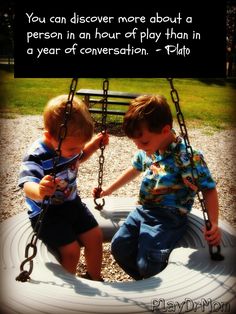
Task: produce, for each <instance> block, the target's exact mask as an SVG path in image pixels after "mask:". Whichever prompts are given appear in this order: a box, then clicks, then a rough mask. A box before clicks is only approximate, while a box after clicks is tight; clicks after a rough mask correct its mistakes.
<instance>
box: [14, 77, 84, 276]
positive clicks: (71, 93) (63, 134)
mask: <svg viewBox="0 0 236 314" xmlns="http://www.w3.org/2000/svg"><path fill="white" fill-rule="evenodd" d="M77 82H78V79H77V78H73V79H72V82H71V85H70V91H69V95H68V99H67V103H66V106H65V113H64V121H63V123H62V124H61V126H60V129H59V134H58V147H57V149H56V150H55V156H54V158H53V170H52V176H53V179H54V180H55V178H56V167H57V164H58V162H59V160H60V157H61V145H62V142H63V140H64V139H65V137H66V134H67V123H68V120H69V118H70V116H71V112H72V106H73V98H74V94H75V91H76V86H77ZM49 205H50V197H48V196H46V197H44V199H43V201H42V204H41V210H40V214H39V217H38V219H37V222H36V225H35V227H34V233H33V235H32V238H31V241H30V243H28V244H27V245H26V248H25V260H24V261H23V262H22V263H21V265H20V271H21V273H20V274H19V275H18V276H17V277H16V280H17V281H21V282H26V281H28V280H30V274H31V273H32V271H33V259H34V258H35V256H36V255H37V241H38V238H39V234H40V230H41V227H42V222H43V218H44V216H45V214H46V212H47V210H48V207H49ZM30 249H32V254H31V255H30V256H29V251H30ZM27 263H29V270H25V269H24V267H25V265H26V264H27Z"/></svg>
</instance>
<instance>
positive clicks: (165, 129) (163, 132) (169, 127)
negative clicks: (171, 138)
mask: <svg viewBox="0 0 236 314" xmlns="http://www.w3.org/2000/svg"><path fill="white" fill-rule="evenodd" d="M171 129H172V128H171V126H170V125H169V124H166V125H165V126H164V127H163V128H162V131H161V132H162V134H166V133H169V132H170V130H171Z"/></svg>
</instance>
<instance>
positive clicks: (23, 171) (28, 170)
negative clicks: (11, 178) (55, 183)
mask: <svg viewBox="0 0 236 314" xmlns="http://www.w3.org/2000/svg"><path fill="white" fill-rule="evenodd" d="M43 176H44V172H43V168H42V166H41V164H40V162H39V160H38V158H37V157H35V156H32V155H28V156H26V157H25V158H24V160H23V162H22V164H21V167H20V173H19V181H18V185H19V186H20V187H23V185H24V183H25V182H36V183H38V182H40V180H41V179H42V178H43Z"/></svg>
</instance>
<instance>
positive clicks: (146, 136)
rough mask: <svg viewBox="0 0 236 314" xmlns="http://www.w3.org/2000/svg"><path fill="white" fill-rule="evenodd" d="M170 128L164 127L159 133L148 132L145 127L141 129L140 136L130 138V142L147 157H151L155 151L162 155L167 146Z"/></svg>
mask: <svg viewBox="0 0 236 314" xmlns="http://www.w3.org/2000/svg"><path fill="white" fill-rule="evenodd" d="M169 134H170V127H169V126H165V127H164V128H163V129H162V131H161V132H160V133H154V132H150V131H149V130H148V128H147V127H146V126H143V127H142V130H141V136H140V137H138V138H132V141H133V142H134V144H135V145H136V146H137V148H138V149H141V150H143V151H145V152H146V154H147V155H152V154H154V153H155V152H156V151H159V152H160V153H162V152H163V151H164V150H165V149H166V147H167V146H168V145H169Z"/></svg>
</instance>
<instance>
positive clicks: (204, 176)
mask: <svg viewBox="0 0 236 314" xmlns="http://www.w3.org/2000/svg"><path fill="white" fill-rule="evenodd" d="M187 160H188V162H187ZM193 163H194V167H195V168H196V170H195V171H193V174H194V178H195V179H196V180H198V187H199V188H200V189H201V190H205V189H213V188H215V186H216V183H215V181H214V180H213V178H212V175H211V173H210V170H209V168H208V166H207V164H206V162H205V160H204V157H203V154H202V153H201V152H200V151H194V153H193ZM182 178H183V181H184V183H185V184H186V183H187V182H192V179H191V178H192V167H191V163H190V161H189V159H187V158H186V156H185V162H184V164H183V171H182ZM186 185H188V184H186Z"/></svg>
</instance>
